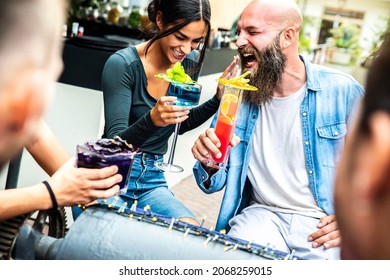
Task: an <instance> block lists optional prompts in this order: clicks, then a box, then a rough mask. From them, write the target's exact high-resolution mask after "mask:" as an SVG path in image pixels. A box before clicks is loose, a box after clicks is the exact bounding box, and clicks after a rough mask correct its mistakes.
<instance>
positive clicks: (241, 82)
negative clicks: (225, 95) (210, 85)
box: [217, 71, 257, 90]
mask: <svg viewBox="0 0 390 280" xmlns="http://www.w3.org/2000/svg"><path fill="white" fill-rule="evenodd" d="M250 73H251V72H250V71H246V72H245V73H244V74H242V75H241V76H238V77H236V78H233V79H230V80H228V79H225V78H218V79H217V82H218V83H220V84H222V85H224V86H229V87H234V88H239V89H244V90H257V87H255V86H252V85H249V84H248V82H249V79H245V77H246V76H247V75H249V74H250Z"/></svg>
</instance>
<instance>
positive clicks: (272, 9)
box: [192, 0, 364, 259]
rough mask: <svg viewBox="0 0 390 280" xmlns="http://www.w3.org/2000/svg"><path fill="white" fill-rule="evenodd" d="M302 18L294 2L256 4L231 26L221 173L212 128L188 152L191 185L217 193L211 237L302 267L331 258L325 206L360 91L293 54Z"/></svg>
mask: <svg viewBox="0 0 390 280" xmlns="http://www.w3.org/2000/svg"><path fill="white" fill-rule="evenodd" d="M301 25H302V14H301V12H300V10H299V7H298V6H297V5H296V3H295V1H292V0H291V1H290V0H255V1H252V2H251V3H249V4H248V5H247V6H246V8H245V9H244V11H243V12H242V14H241V16H240V19H239V21H238V24H237V35H238V38H237V41H236V45H237V47H238V52H239V55H240V59H241V66H242V70H243V72H245V71H247V70H250V71H252V76H251V80H250V83H251V84H252V85H254V86H256V87H257V88H258V91H257V92H253V91H248V92H244V102H243V104H242V105H241V108H240V113H239V116H238V120H237V125H236V130H235V137H233V138H232V140H231V145H232V146H234V148H232V149H231V151H230V156H229V161H228V164H227V167H226V169H219V170H217V169H212V168H210V167H207V159H208V157H209V155H210V154H214V156H216V157H218V156H220V151H219V149H218V147H219V146H220V142H219V139H218V138H217V137H216V135H215V133H214V128H213V127H214V125H215V122H216V120H215V119H214V120H213V122H212V125H211V128H209V129H207V130H206V132H205V133H204V134H202V135H200V136H199V138H198V139H197V140H196V141H195V144H194V146H193V148H192V153H193V155H194V157H195V158H196V159H197V160H198V161H197V163H196V164H195V166H194V169H193V171H194V176H195V178H196V181H197V184H198V185H199V187H200V188H201V189H202V190H203V191H204V192H205V193H213V192H217V191H221V190H224V192H225V193H224V197H223V200H222V204H221V208H220V212H219V217H218V221H217V225H216V229H217V230H221V229H226V230H228V234H229V235H231V236H234V237H236V238H239V239H243V240H247V241H250V242H254V243H258V244H260V245H263V246H266V245H269V246H270V247H271V248H273V249H275V250H279V251H283V252H287V253H292V254H294V255H295V256H297V257H300V258H304V259H339V258H340V252H339V251H340V250H339V245H340V242H341V239H340V234H339V230H338V226H337V222H336V219H335V215H334V205H333V181H334V176H335V168H336V166H337V162H338V157H339V153H340V150H341V149H342V147H343V144H344V139H345V137H346V134H347V131H348V129H349V127H350V124H351V121H352V119H353V115H354V112H355V111H356V107H357V105H358V103H359V102H358V101H359V100H360V99H361V97H362V95H363V92H364V90H363V88H362V87H361V85H359V83H358V82H357V81H356V80H354V79H353V78H352V77H351V76H350V75H347V74H345V73H341V72H338V71H335V70H333V69H330V68H325V67H323V66H319V65H314V64H312V63H310V62H309V61H308V60H307V59H306V58H303V57H302V56H300V55H299V53H298V38H299V32H300V30H301Z"/></svg>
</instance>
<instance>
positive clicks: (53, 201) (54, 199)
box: [42, 181, 58, 209]
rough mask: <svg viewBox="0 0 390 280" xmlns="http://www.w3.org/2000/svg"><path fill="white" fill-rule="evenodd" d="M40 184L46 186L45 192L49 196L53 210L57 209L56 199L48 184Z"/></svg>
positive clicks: (45, 182)
mask: <svg viewBox="0 0 390 280" xmlns="http://www.w3.org/2000/svg"><path fill="white" fill-rule="evenodd" d="M42 183H43V184H44V185H45V186H46V188H47V191H48V192H49V194H50V199H51V203H52V204H53V209H57V208H58V203H57V199H56V196H55V195H54V192H53V190H52V188H51V186H50V184H49V182H47V181H43V182H42Z"/></svg>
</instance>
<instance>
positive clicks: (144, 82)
mask: <svg viewBox="0 0 390 280" xmlns="http://www.w3.org/2000/svg"><path fill="white" fill-rule="evenodd" d="M210 15H211V12H210V3H209V1H208V0H154V1H152V2H151V3H150V4H149V6H148V16H149V20H150V22H151V23H152V25H153V27H152V28H151V32H152V33H151V34H152V35H151V37H150V38H151V39H150V40H148V41H146V42H144V43H141V44H139V45H137V46H129V47H128V48H126V49H123V50H120V51H118V52H116V53H115V54H113V55H112V56H111V57H110V58H109V59H108V61H107V63H106V65H105V68H104V70H103V79H102V83H103V95H104V114H105V128H104V135H103V137H105V138H113V137H114V136H116V135H118V136H120V137H121V138H122V139H125V140H126V141H127V142H128V143H131V144H132V145H134V146H136V147H139V148H141V150H142V154H139V155H137V156H136V157H135V159H134V162H133V167H132V171H131V176H130V180H129V185H128V191H127V193H126V194H125V195H122V196H121V199H123V200H124V201H126V202H127V204H128V205H129V206H130V205H133V203H134V202H135V201H137V207H139V208H144V207H145V206H147V205H149V206H150V208H151V211H152V212H154V213H157V214H161V215H165V216H169V217H174V218H180V219H181V220H185V221H187V222H191V223H196V217H195V216H194V214H193V213H191V211H189V210H188V209H187V208H186V207H185V206H184V205H183V204H182V203H181V202H179V201H178V200H177V199H176V198H175V197H174V195H173V194H172V193H171V191H170V190H169V189H168V185H167V182H166V179H165V177H164V173H163V172H161V171H160V170H159V169H158V168H157V167H155V164H156V163H157V162H161V161H163V156H164V154H165V153H166V152H167V148H168V139H169V137H170V136H171V134H172V133H173V132H174V128H175V124H176V123H179V122H180V123H181V128H180V134H183V133H185V132H186V131H189V130H191V129H194V128H196V127H198V126H200V125H201V124H203V123H204V122H205V121H207V120H208V119H209V118H210V117H211V116H213V115H214V113H215V112H216V111H217V109H218V105H219V100H220V95H221V94H222V91H221V89H218V91H217V94H216V95H215V96H214V97H213V98H211V99H210V100H208V101H207V102H205V103H203V104H201V105H199V106H198V107H196V108H193V109H191V110H190V111H188V109H185V108H184V109H183V108H181V107H178V106H172V105H168V103H169V102H172V101H174V99H173V98H172V97H168V96H166V92H167V90H168V86H169V83H168V82H167V81H164V80H161V79H158V78H155V75H156V74H159V73H165V72H166V70H167V69H169V68H172V67H173V65H174V64H175V63H176V62H181V63H182V65H183V67H184V69H185V71H186V73H187V74H189V75H190V76H191V78H192V79H193V80H197V79H198V76H199V72H200V68H201V66H202V62H203V59H204V54H205V47H206V43H207V40H208V38H209V33H210ZM236 63H237V61H236V60H234V61H233V62H232V64H231V65H229V67H228V68H227V69H226V70H225V72H224V74H223V76H226V75H229V74H228V73H229V72H230V71H231V70H233V69H234V67H235V65H236Z"/></svg>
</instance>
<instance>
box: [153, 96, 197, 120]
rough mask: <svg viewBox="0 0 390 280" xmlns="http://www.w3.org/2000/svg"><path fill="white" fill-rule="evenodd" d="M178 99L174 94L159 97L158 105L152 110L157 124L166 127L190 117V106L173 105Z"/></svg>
mask: <svg viewBox="0 0 390 280" xmlns="http://www.w3.org/2000/svg"><path fill="white" fill-rule="evenodd" d="M176 99H177V98H176V97H174V96H162V97H161V98H159V99H158V101H157V103H156V105H155V106H154V107H153V109H152V110H151V111H150V116H151V118H152V121H153V124H154V125H155V126H158V127H164V126H167V125H170V124H177V123H181V122H183V121H185V120H186V119H188V114H189V112H190V110H189V108H186V107H182V106H176V105H173V103H174V102H175V101H176Z"/></svg>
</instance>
